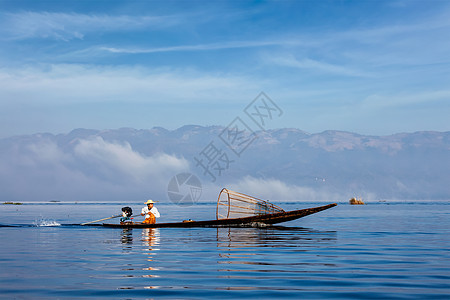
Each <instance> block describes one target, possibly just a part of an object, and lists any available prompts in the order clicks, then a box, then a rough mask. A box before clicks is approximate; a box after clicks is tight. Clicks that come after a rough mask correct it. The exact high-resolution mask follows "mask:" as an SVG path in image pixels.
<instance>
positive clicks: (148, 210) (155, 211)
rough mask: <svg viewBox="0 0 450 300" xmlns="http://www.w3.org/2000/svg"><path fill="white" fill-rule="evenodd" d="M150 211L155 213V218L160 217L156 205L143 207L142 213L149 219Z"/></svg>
mask: <svg viewBox="0 0 450 300" xmlns="http://www.w3.org/2000/svg"><path fill="white" fill-rule="evenodd" d="M149 212H151V213H152V214H154V215H155V218H159V217H160V214H159V211H158V209H157V208H156V207H154V206H153V207H152V209H148V206H146V207H143V208H142V211H141V214H144V215H145V218H146V219H147V218H150V215H149V214H148V213H149Z"/></svg>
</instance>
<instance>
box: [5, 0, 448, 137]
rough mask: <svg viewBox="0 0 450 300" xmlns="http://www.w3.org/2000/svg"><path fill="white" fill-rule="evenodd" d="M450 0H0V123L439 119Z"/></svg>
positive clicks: (299, 124) (365, 126)
mask: <svg viewBox="0 0 450 300" xmlns="http://www.w3.org/2000/svg"><path fill="white" fill-rule="evenodd" d="M449 79H450V2H448V1H74V2H72V1H20V0H19V1H17V0H15V1H1V0H0V137H7V136H11V135H17V134H30V133H36V132H51V133H64V132H68V131H70V130H71V129H74V128H80V127H82V128H95V129H106V128H120V127H133V128H152V127H154V126H162V127H165V128H168V129H175V128H178V127H180V126H182V125H185V124H199V125H227V124H228V123H230V122H231V121H232V120H233V119H234V118H235V117H236V116H239V115H241V114H242V112H243V109H244V108H245V107H246V106H247V104H248V103H249V102H251V101H252V100H253V99H254V98H255V97H256V96H257V95H258V94H259V93H260V92H261V91H264V92H265V93H266V94H267V95H268V96H269V97H271V98H272V100H273V101H274V102H276V103H277V104H278V106H279V107H280V108H281V109H283V111H284V114H283V115H282V117H281V118H279V119H277V120H276V121H274V122H273V123H271V127H273V128H280V127H294V128H299V129H302V130H305V131H308V132H312V133H314V132H320V131H323V130H328V129H334V130H346V131H352V132H357V133H362V134H374V135H385V134H391V133H396V132H412V131H419V130H437V131H448V130H450V122H449V118H448V116H449V115H450V84H449V82H450V80H449Z"/></svg>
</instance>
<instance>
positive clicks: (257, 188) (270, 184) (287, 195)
mask: <svg viewBox="0 0 450 300" xmlns="http://www.w3.org/2000/svg"><path fill="white" fill-rule="evenodd" d="M229 187H230V189H232V190H235V191H240V192H242V193H244V194H248V195H252V196H255V197H258V198H264V200H269V201H273V202H275V201H274V200H278V201H289V200H295V201H298V200H309V201H311V200H313V201H323V200H326V201H336V200H338V199H345V196H343V195H339V194H337V193H331V192H328V191H321V190H318V189H313V188H310V187H302V186H297V185H290V184H287V183H285V182H283V181H281V180H278V179H260V178H254V177H251V176H246V177H244V178H240V180H239V182H233V183H230V184H229Z"/></svg>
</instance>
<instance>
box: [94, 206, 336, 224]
mask: <svg viewBox="0 0 450 300" xmlns="http://www.w3.org/2000/svg"><path fill="white" fill-rule="evenodd" d="M336 205H337V204H336V203H332V204H328V205H324V206H319V207H312V208H306V209H299V210H292V211H287V212H280V213H274V214H266V215H259V216H252V217H245V218H235V219H220V220H208V221H190V222H175V223H155V224H143V223H133V224H109V223H103V224H102V225H101V226H104V227H115V228H192V227H248V226H252V227H259V226H266V225H272V224H278V223H282V222H288V221H292V220H296V219H299V218H302V217H305V216H308V215H311V214H315V213H318V212H320V211H323V210H326V209H329V208H332V207H334V206H336Z"/></svg>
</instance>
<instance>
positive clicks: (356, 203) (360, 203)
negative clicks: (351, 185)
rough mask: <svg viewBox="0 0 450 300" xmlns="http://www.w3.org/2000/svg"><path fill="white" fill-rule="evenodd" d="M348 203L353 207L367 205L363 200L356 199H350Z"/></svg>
mask: <svg viewBox="0 0 450 300" xmlns="http://www.w3.org/2000/svg"><path fill="white" fill-rule="evenodd" d="M348 202H349V203H350V204H351V205H364V204H365V203H364V201H362V199H361V198H359V199H356V198H355V197H353V198H352V199H350V200H349V201H348Z"/></svg>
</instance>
